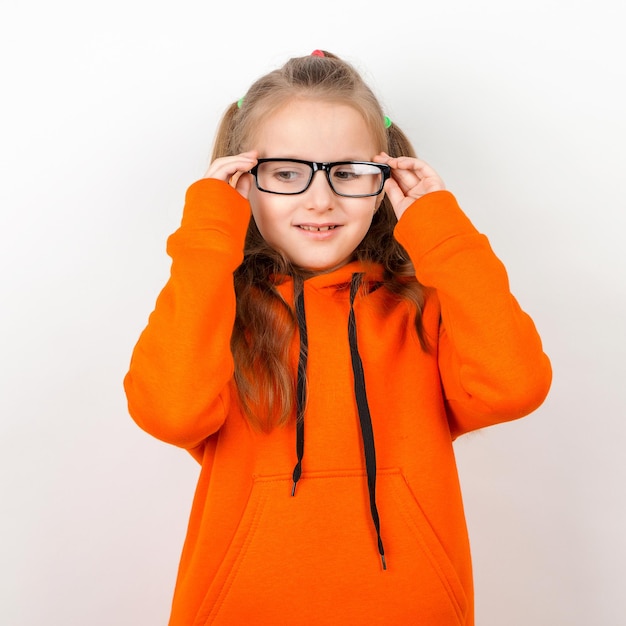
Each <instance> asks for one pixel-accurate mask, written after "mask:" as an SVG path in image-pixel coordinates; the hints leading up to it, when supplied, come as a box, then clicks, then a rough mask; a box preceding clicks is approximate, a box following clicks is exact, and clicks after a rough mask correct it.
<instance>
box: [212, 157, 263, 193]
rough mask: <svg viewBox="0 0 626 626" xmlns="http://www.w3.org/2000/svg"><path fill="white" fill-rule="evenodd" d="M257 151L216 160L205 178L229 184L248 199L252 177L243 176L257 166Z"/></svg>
mask: <svg viewBox="0 0 626 626" xmlns="http://www.w3.org/2000/svg"><path fill="white" fill-rule="evenodd" d="M257 156H258V155H257V152H256V150H250V151H249V152H242V153H241V154H237V155H236V156H229V157H220V158H219V159H215V161H213V163H211V165H209V168H208V169H207V171H206V173H205V175H204V178H215V179H217V180H223V181H225V182H227V183H228V184H229V185H230V186H231V187H233V188H234V189H236V190H237V191H238V192H239V193H240V194H241V195H242V196H243V197H244V198H247V197H248V192H249V191H250V185H251V184H252V180H251V177H250V176H242V174H245V173H246V172H248V171H249V170H250V169H251V168H253V167H254V166H255V165H256V162H257Z"/></svg>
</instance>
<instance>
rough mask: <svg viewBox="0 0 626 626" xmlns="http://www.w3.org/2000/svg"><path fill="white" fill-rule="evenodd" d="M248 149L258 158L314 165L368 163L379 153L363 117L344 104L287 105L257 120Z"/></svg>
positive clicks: (299, 101) (302, 102)
mask: <svg viewBox="0 0 626 626" xmlns="http://www.w3.org/2000/svg"><path fill="white" fill-rule="evenodd" d="M251 139H252V141H251V146H250V148H251V149H255V150H258V151H259V156H260V157H262V158H263V157H276V156H283V157H291V158H301V159H308V160H316V161H340V160H369V159H371V158H372V157H373V156H374V154H376V153H377V152H379V151H380V149H381V148H380V147H379V146H378V145H377V143H376V141H375V138H374V133H373V132H372V130H371V129H370V128H369V126H368V124H367V122H366V120H365V119H364V117H363V115H362V114H361V113H360V112H359V111H358V110H357V109H355V108H354V107H352V106H349V105H347V104H344V103H338V102H327V101H320V100H312V99H297V100H292V101H290V102H288V103H287V104H285V105H283V106H282V107H280V108H279V109H276V110H274V111H272V112H271V113H270V114H268V115H267V116H265V117H264V118H263V119H262V120H260V122H259V124H258V126H257V129H256V131H255V132H254V136H253V137H252V138H251Z"/></svg>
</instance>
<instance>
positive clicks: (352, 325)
mask: <svg viewBox="0 0 626 626" xmlns="http://www.w3.org/2000/svg"><path fill="white" fill-rule="evenodd" d="M362 278H363V274H353V276H352V281H351V283H350V315H349V317H348V339H349V342H350V356H351V358H352V371H353V373H354V394H355V397H356V404H357V410H358V413H359V422H360V424H361V435H362V437H363V448H364V451H365V468H366V471H367V488H368V491H369V499H370V510H371V514H372V521H373V522H374V527H375V528H376V535H377V538H378V552H379V554H380V560H381V562H382V566H383V570H386V569H387V561H386V560H385V549H384V547H383V541H382V539H381V536H380V519H379V517H378V508H377V506H376V450H375V448H374V430H373V428H372V418H371V415H370V410H369V405H368V402H367V393H366V390H365V376H364V374H363V363H362V361H361V356H360V355H359V349H358V345H357V332H356V318H355V315H354V300H355V298H356V294H357V293H358V291H359V286H360V285H361V280H362ZM295 309H296V319H297V322H298V329H299V331H300V355H299V357H298V377H297V382H296V456H297V462H296V466H295V467H294V470H293V486H292V488H291V495H292V496H295V494H296V485H297V484H298V481H299V480H300V477H301V476H302V458H303V457H304V407H305V405H306V397H307V382H306V366H307V358H308V334H307V328H306V315H305V311H304V287H303V285H300V288H299V289H297V295H296V298H295Z"/></svg>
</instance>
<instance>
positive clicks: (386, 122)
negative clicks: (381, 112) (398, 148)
mask: <svg viewBox="0 0 626 626" xmlns="http://www.w3.org/2000/svg"><path fill="white" fill-rule="evenodd" d="M384 120H385V128H389V127H390V126H391V118H390V117H387V116H386V115H385V118H384Z"/></svg>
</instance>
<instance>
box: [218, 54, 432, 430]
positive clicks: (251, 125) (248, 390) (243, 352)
mask: <svg viewBox="0 0 626 626" xmlns="http://www.w3.org/2000/svg"><path fill="white" fill-rule="evenodd" d="M296 98H306V99H313V100H320V101H325V102H333V103H341V104H347V105H349V106H351V107H353V108H354V109H356V110H357V111H358V112H359V113H360V114H361V115H362V116H363V119H364V120H365V122H366V124H367V125H368V127H369V128H370V130H371V133H372V137H373V138H374V140H375V141H376V143H377V144H378V146H379V149H380V150H381V151H383V150H384V151H385V152H387V153H388V154H390V155H391V156H401V155H404V156H415V151H414V149H413V147H412V145H411V143H410V142H409V140H408V139H407V137H406V136H405V135H404V133H403V132H402V131H401V130H400V129H399V128H398V127H397V126H396V125H395V124H391V126H389V127H387V125H386V124H385V117H384V113H383V110H382V108H381V106H380V103H379V102H378V99H377V98H376V96H375V95H374V93H373V92H372V90H371V89H370V88H369V87H368V85H367V84H366V83H365V82H364V81H363V79H362V78H361V76H360V75H359V73H358V72H357V71H356V70H355V68H354V67H353V66H352V65H351V64H349V63H347V62H346V61H343V60H341V59H339V58H338V57H337V56H335V55H333V54H331V53H329V52H326V51H324V52H323V56H316V55H311V56H306V57H297V58H292V59H290V60H289V61H287V63H285V65H283V67H281V68H279V69H277V70H274V71H272V72H270V73H268V74H266V75H265V76H262V77H261V78H259V79H258V80H257V81H256V82H255V83H254V84H253V85H252V86H251V87H250V89H249V90H248V92H247V93H246V94H245V95H244V97H243V98H242V100H240V101H239V102H238V103H237V102H236V103H233V104H232V105H230V107H228V109H227V110H226V112H225V114H224V116H223V118H222V121H221V123H220V126H219V128H218V131H217V134H216V137H215V143H214V148H213V154H212V160H214V159H216V158H219V157H223V156H233V155H236V154H239V153H240V152H243V151H244V150H246V149H249V148H250V147H251V146H250V142H251V141H252V140H253V138H254V135H255V131H256V129H257V128H259V126H260V125H261V124H262V123H263V120H264V119H265V118H266V117H267V116H268V115H270V114H271V113H273V112H274V111H276V110H277V109H279V108H280V107H282V106H284V105H285V104H286V103H287V102H289V101H291V100H293V99H296ZM396 222H397V219H396V216H395V213H394V211H393V207H392V206H391V203H390V202H389V200H388V198H386V197H385V198H383V201H382V203H381V206H380V207H379V209H378V210H377V211H376V213H375V214H374V219H373V220H372V224H371V226H370V229H369V231H368V233H367V235H366V236H365V238H364V239H363V241H362V242H361V243H360V244H359V246H358V247H357V249H356V250H355V252H354V259H355V260H359V261H363V262H365V263H377V264H380V265H382V267H383V281H384V286H385V287H386V288H387V290H388V291H389V292H390V293H391V294H393V295H394V296H396V297H398V298H402V299H406V300H408V301H409V302H411V303H413V305H414V306H415V311H416V315H415V324H416V328H417V330H418V335H419V337H420V340H421V341H422V345H423V346H424V347H426V344H425V340H424V338H423V332H422V325H421V311H422V305H423V299H424V296H423V291H424V290H423V287H422V286H421V285H420V284H419V283H418V282H417V280H416V279H415V275H414V270H413V266H412V264H411V261H410V259H409V257H408V254H407V253H406V252H405V250H404V249H403V248H402V246H400V244H399V243H398V242H397V241H396V240H395V239H394V236H393V229H394V227H395V225H396ZM286 276H292V277H294V280H295V281H296V287H297V288H298V285H300V286H301V281H302V279H303V278H304V277H305V273H304V272H302V271H301V270H300V269H299V268H296V267H294V266H293V265H292V264H291V263H290V261H289V259H287V258H285V257H284V256H283V255H281V254H280V253H279V252H277V251H276V250H274V249H273V248H271V247H270V246H269V245H268V244H267V243H266V242H265V240H264V239H263V237H262V236H261V234H260V232H259V230H258V228H257V227H256V224H255V222H254V219H251V220H250V225H249V228H248V233H247V237H246V242H245V247H244V260H243V263H242V264H241V265H240V267H239V268H238V269H237V270H236V272H235V277H234V278H235V292H236V295H237V313H236V319H235V325H234V329H233V334H232V339H231V349H232V353H233V357H234V360H235V381H236V383H237V388H238V392H239V397H240V400H241V404H242V407H243V410H244V413H245V414H246V416H247V417H248V419H249V420H250V422H251V423H252V424H253V425H254V426H257V427H261V428H263V429H270V428H272V427H274V426H276V425H280V424H284V423H286V422H287V421H289V420H290V419H291V418H292V417H293V416H294V413H295V411H294V407H295V391H296V390H295V373H294V371H293V366H292V364H291V361H290V350H291V344H292V340H293V337H294V335H295V333H296V328H297V321H296V318H295V313H294V311H293V307H292V306H291V305H290V304H288V303H287V302H285V301H284V300H283V299H282V297H281V296H280V294H279V293H278V291H277V289H276V281H277V280H280V278H277V277H286Z"/></svg>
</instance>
